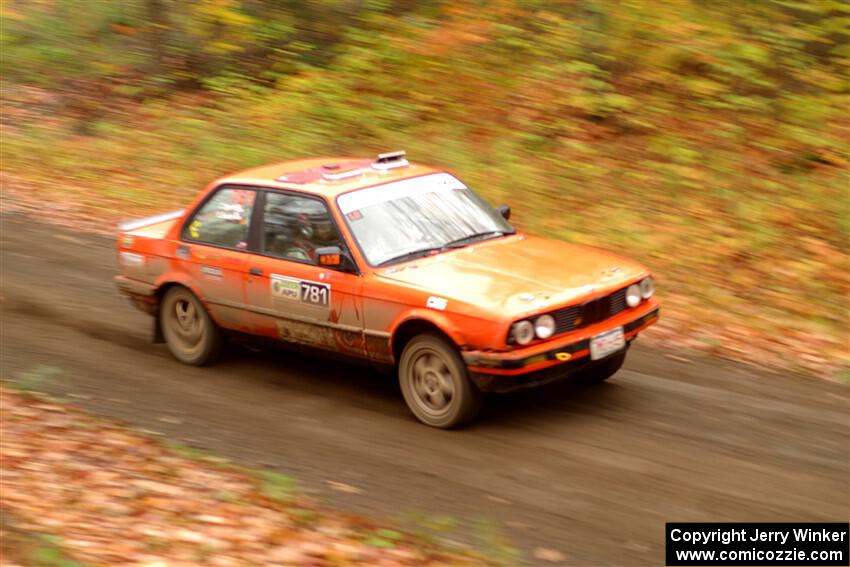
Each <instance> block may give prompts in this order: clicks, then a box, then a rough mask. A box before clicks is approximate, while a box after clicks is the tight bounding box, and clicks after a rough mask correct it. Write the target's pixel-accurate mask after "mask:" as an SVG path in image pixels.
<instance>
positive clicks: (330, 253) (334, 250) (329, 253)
mask: <svg viewBox="0 0 850 567" xmlns="http://www.w3.org/2000/svg"><path fill="white" fill-rule="evenodd" d="M316 260H317V261H318V263H319V265H320V266H327V267H328V268H339V267H340V266H341V265H342V250H340V249H339V246H323V247H322V248H316Z"/></svg>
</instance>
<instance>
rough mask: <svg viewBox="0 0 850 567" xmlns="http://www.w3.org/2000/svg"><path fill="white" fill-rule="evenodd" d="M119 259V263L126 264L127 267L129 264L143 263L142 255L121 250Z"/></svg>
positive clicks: (140, 264)
mask: <svg viewBox="0 0 850 567" xmlns="http://www.w3.org/2000/svg"><path fill="white" fill-rule="evenodd" d="M119 259H120V261H121V265H122V266H127V267H128V268H129V267H131V266H143V265H144V263H145V257H144V256H142V255H141V254H134V253H133V252H121V254H120V255H119Z"/></svg>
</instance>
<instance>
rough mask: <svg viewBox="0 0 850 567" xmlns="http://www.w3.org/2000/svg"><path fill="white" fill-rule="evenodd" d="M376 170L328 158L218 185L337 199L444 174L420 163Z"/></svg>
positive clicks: (250, 172) (357, 161)
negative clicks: (423, 177)
mask: <svg viewBox="0 0 850 567" xmlns="http://www.w3.org/2000/svg"><path fill="white" fill-rule="evenodd" d="M405 163H407V165H397V166H396V167H393V168H391V169H376V168H374V167H373V164H375V160H374V159H365V158H352V157H325V158H310V159H299V160H293V161H285V162H282V163H275V164H270V165H263V166H260V167H255V168H251V169H246V170H244V171H240V172H238V173H234V174H232V175H228V176H227V177H224V178H221V179H219V180H218V182H217V184H224V183H231V184H234V185H261V186H264V187H273V188H278V189H292V190H296V191H302V192H305V193H312V194H315V195H324V196H328V197H331V198H335V197H336V196H337V195H340V194H342V193H345V192H347V191H351V190H354V189H363V188H365V187H371V186H373V185H381V184H383V183H387V182H389V181H398V180H400V179H407V178H411V177H419V176H420V175H425V174H428V173H438V172H441V171H443V170H441V169H436V168H433V167H429V166H427V165H422V164H417V163H408V162H406V161H405Z"/></svg>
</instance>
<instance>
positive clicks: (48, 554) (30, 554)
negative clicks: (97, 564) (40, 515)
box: [0, 508, 88, 567]
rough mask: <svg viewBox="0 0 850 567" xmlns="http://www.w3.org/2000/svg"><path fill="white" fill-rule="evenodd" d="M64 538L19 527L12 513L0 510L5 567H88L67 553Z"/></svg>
mask: <svg viewBox="0 0 850 567" xmlns="http://www.w3.org/2000/svg"><path fill="white" fill-rule="evenodd" d="M62 543H63V542H62V538H60V537H57V536H52V535H47V534H43V533H36V532H33V531H30V530H28V529H25V528H24V527H22V526H20V525H19V523H18V522H17V520H15V518H14V517H13V516H12V514H11V512H9V511H8V510H5V509H3V508H0V557H4V558H5V559H4V560H3V561H2V564H3V565H21V566H25V567H88V564H87V563H81V562H79V561H77V560H75V559H73V558H71V556H70V555H69V554H68V553H67V551H65V549H64V548H63V546H62Z"/></svg>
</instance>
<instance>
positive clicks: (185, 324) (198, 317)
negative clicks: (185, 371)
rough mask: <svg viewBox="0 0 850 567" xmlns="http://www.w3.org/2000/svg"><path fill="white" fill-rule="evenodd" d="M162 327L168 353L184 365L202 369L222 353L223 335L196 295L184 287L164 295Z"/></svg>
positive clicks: (160, 311) (160, 308) (160, 306)
mask: <svg viewBox="0 0 850 567" xmlns="http://www.w3.org/2000/svg"><path fill="white" fill-rule="evenodd" d="M159 324H160V328H161V329H162V335H163V338H164V339H165V343H166V344H167V345H168V350H169V351H171V355H172V356H174V358H176V359H177V360H179V361H180V362H182V363H183V364H189V365H192V366H203V365H205V364H209V363H211V362H213V361H214V360H215V358H216V357H217V356H218V355H219V353H220V352H221V347H222V343H223V339H222V336H221V331H220V330H219V329H218V327H217V326H216V324H215V323H214V322H213V320H212V319H211V318H210V316H209V314H208V313H207V310H206V309H204V306H203V305H202V304H201V302H200V301H199V300H198V298H197V297H195V294H194V293H192V292H191V291H189V290H188V289H187V288H185V287H183V286H175V287H172V288H171V289H169V290H168V291H166V292H165V297H163V299H162V301H161V302H160V305H159Z"/></svg>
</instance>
